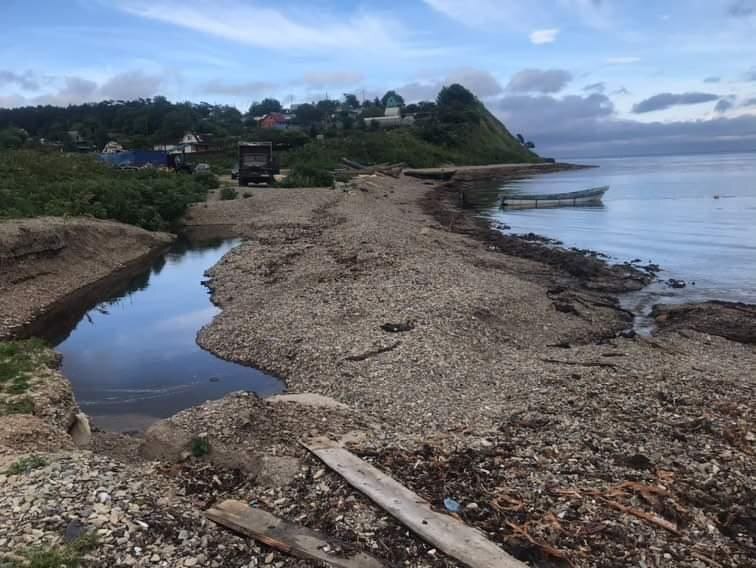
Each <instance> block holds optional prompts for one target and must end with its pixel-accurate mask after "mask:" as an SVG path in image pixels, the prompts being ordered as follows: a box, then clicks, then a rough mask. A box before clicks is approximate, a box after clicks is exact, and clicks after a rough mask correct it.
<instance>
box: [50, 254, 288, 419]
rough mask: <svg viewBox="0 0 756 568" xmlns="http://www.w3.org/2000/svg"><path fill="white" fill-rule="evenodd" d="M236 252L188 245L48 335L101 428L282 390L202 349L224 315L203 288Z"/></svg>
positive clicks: (82, 403) (270, 379)
mask: <svg viewBox="0 0 756 568" xmlns="http://www.w3.org/2000/svg"><path fill="white" fill-rule="evenodd" d="M237 244H238V241H236V240H228V239H217V240H212V241H203V242H191V241H189V240H186V239H180V240H179V241H177V242H176V243H175V244H174V245H173V246H172V247H171V249H170V250H169V251H168V252H167V253H165V254H164V255H162V256H160V257H159V258H158V259H157V260H155V261H154V262H153V263H152V266H151V267H147V268H145V269H144V270H143V271H142V272H140V273H138V274H136V275H135V276H133V277H131V278H130V279H127V280H126V281H125V282H120V283H119V284H118V285H117V286H116V287H115V288H111V289H110V290H109V291H108V293H107V294H106V295H105V296H101V297H99V298H93V299H92V300H93V301H96V302H98V303H97V304H96V305H92V304H91V303H90V305H89V306H86V307H85V310H80V311H79V312H78V313H74V314H73V316H72V317H73V321H69V322H68V325H66V326H64V328H63V329H58V330H52V331H51V333H52V334H53V335H54V336H53V337H50V335H49V334H48V338H49V339H51V341H52V343H53V344H55V345H57V347H56V349H57V350H58V351H60V352H61V353H62V354H63V372H64V373H65V375H66V376H67V377H68V378H69V380H70V381H71V383H72V384H73V387H74V391H75V393H76V398H77V400H78V402H79V405H80V406H81V408H82V410H83V411H84V412H86V413H87V414H89V415H90V416H92V417H93V418H94V421H95V424H97V425H98V426H100V427H103V428H105V429H111V430H141V429H143V428H144V427H145V426H146V425H148V424H149V423H150V422H153V421H155V420H156V419H157V418H162V417H166V416H170V415H172V414H174V413H176V412H178V411H180V410H182V409H185V408H188V407H190V406H194V405H196V404H200V403H202V402H204V401H205V400H208V399H216V398H220V397H222V396H223V395H224V394H226V393H228V392H232V391H237V390H249V391H254V392H257V393H258V394H260V395H268V394H273V393H276V392H280V391H281V390H282V389H283V384H282V383H281V381H279V380H278V379H276V378H274V377H271V376H268V375H265V374H264V373H262V372H260V371H257V370H256V369H252V368H248V367H244V366H242V365H238V364H235V363H231V362H228V361H224V360H222V359H219V358H218V357H215V356H214V355H212V354H211V353H209V352H207V351H204V350H203V349H201V348H200V347H199V346H198V345H197V343H196V335H197V332H198V331H199V330H200V328H201V327H202V326H203V325H205V324H207V323H209V322H210V321H211V320H212V319H213V317H214V316H215V315H216V314H217V313H218V312H219V311H220V310H219V309H218V308H217V307H215V306H214V305H213V304H212V303H211V302H210V297H209V293H208V290H207V288H205V287H204V286H203V285H202V284H201V282H202V280H203V279H204V272H205V271H206V270H207V269H208V268H210V267H211V266H213V265H214V264H215V263H216V262H217V261H218V260H219V259H220V258H221V257H222V256H223V255H224V254H225V253H226V252H228V251H229V250H230V249H232V248H233V247H234V246H236V245H237ZM82 312H84V313H83V315H81V316H80V317H79V315H80V314H81V313H82ZM74 323H75V326H74V327H73V329H72V328H71V325H73V324H74Z"/></svg>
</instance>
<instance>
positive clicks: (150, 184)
mask: <svg viewBox="0 0 756 568" xmlns="http://www.w3.org/2000/svg"><path fill="white" fill-rule="evenodd" d="M197 177H199V176H188V175H178V174H175V173H169V172H159V171H155V170H139V171H121V170H116V169H113V168H111V167H109V166H107V165H105V164H102V163H100V162H98V161H97V160H95V159H94V158H93V157H92V156H88V155H76V154H74V155H68V154H46V153H43V152H37V151H33V150H17V151H10V152H0V219H2V218H14V217H36V216H39V215H55V216H65V215H91V216H93V217H97V218H100V219H114V220H116V221H121V222H123V223H129V224H131V225H137V226H139V227H143V228H145V229H150V230H158V229H165V228H169V227H171V226H172V225H174V224H175V223H176V222H178V220H179V219H180V218H181V217H182V216H183V214H184V212H185V211H186V208H187V207H188V206H189V204H190V203H194V202H197V201H203V200H204V199H205V197H206V195H207V187H205V186H204V185H203V184H202V183H201V182H200V181H198V180H197V179H196V178H197Z"/></svg>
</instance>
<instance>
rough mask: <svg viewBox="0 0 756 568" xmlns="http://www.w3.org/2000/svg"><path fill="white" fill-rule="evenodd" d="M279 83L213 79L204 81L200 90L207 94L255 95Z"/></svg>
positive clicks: (267, 91)
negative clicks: (229, 81) (234, 81)
mask: <svg viewBox="0 0 756 568" xmlns="http://www.w3.org/2000/svg"><path fill="white" fill-rule="evenodd" d="M279 87H280V85H278V84H277V83H272V82H267V81H247V82H245V83H227V82H226V81H223V80H222V79H215V80H212V81H207V82H206V83H204V84H203V85H202V86H201V88H200V91H201V92H202V93H207V94H209V95H228V96H231V97H240V96H256V95H261V94H263V93H270V92H272V91H275V90H276V89H278V88H279Z"/></svg>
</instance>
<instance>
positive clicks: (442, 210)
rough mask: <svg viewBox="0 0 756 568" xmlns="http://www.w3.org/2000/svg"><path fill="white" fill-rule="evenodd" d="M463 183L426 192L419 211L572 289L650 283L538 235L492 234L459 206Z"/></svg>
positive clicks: (643, 275)
mask: <svg viewBox="0 0 756 568" xmlns="http://www.w3.org/2000/svg"><path fill="white" fill-rule="evenodd" d="M554 166H555V167H557V166H561V164H556V165H554ZM561 169H563V168H561ZM555 171H560V170H559V169H557V170H555ZM463 184H464V181H463V180H462V179H458V178H457V177H455V179H454V180H453V181H451V182H449V183H445V184H443V185H440V186H438V187H436V188H434V189H433V190H432V191H428V192H427V193H426V195H425V197H424V199H423V201H422V206H423V210H424V211H425V212H426V213H427V214H428V215H431V216H432V217H433V218H434V219H436V220H437V221H438V222H439V223H441V224H442V225H443V226H445V227H447V228H448V230H449V231H452V232H456V233H462V234H466V235H469V236H471V237H473V238H475V239H477V240H479V241H481V242H483V243H485V244H486V245H487V246H488V248H489V250H496V251H499V252H502V253H504V254H506V255H509V256H517V257H522V258H527V259H531V260H536V261H538V262H542V263H545V264H548V265H550V266H552V267H554V268H555V269H557V270H558V271H560V272H562V273H563V274H564V275H565V276H570V277H572V281H571V282H570V285H571V286H573V287H580V288H585V289H590V290H596V291H600V292H610V293H621V292H629V291H634V290H640V289H641V288H643V287H644V286H646V285H647V284H649V283H650V282H651V281H652V280H653V276H652V274H651V273H649V272H647V271H643V270H639V269H638V268H635V267H633V266H629V265H611V264H609V263H607V262H606V261H604V260H602V259H601V258H599V257H598V255H596V254H595V253H594V254H591V253H590V251H576V250H570V249H566V248H563V247H561V246H559V244H558V243H553V242H552V241H551V240H550V239H548V238H545V237H539V236H538V235H525V236H521V235H505V234H502V233H501V232H499V231H496V230H495V229H493V228H491V227H490V226H489V223H488V222H487V221H486V220H485V219H480V218H478V217H476V216H475V215H474V214H473V213H472V212H470V211H467V210H465V209H461V208H460V207H459V201H460V197H459V196H460V192H463V191H464V186H463Z"/></svg>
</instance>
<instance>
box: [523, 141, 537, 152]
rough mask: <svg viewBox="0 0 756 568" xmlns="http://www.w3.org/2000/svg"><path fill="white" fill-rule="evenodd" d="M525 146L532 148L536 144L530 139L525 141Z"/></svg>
mask: <svg viewBox="0 0 756 568" xmlns="http://www.w3.org/2000/svg"><path fill="white" fill-rule="evenodd" d="M525 146H527V147H528V148H529V149H530V150H532V149H533V148H535V144H533V143H532V142H531V141H530V140H528V141H527V142H526V143H525Z"/></svg>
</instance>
